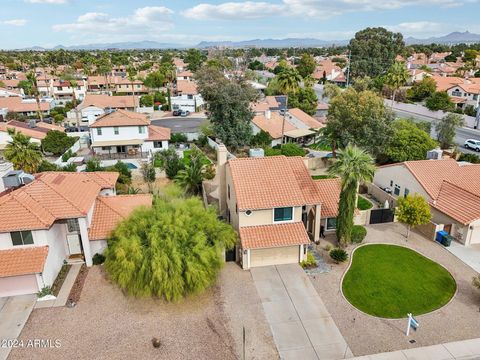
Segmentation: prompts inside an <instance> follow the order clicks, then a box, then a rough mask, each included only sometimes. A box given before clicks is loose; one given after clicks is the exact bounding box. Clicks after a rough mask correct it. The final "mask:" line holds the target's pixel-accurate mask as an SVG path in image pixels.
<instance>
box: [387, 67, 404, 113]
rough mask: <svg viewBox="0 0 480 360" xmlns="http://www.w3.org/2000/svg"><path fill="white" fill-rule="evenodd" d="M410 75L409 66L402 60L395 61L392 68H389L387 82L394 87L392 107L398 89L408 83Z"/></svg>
mask: <svg viewBox="0 0 480 360" xmlns="http://www.w3.org/2000/svg"><path fill="white" fill-rule="evenodd" d="M409 77H410V76H409V75H408V71H407V68H406V67H405V65H404V64H403V63H402V62H399V61H395V62H394V63H393V65H392V67H391V68H390V70H388V73H387V76H386V81H385V83H386V84H387V85H389V86H390V87H392V88H393V93H392V108H393V103H394V102H395V95H396V94H397V91H398V89H400V87H402V86H403V85H405V84H406V83H407V81H408V79H409Z"/></svg>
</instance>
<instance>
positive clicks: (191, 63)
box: [185, 49, 207, 72]
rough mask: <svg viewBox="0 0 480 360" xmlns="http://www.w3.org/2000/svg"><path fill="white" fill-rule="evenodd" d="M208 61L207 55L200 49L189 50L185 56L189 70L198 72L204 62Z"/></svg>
mask: <svg viewBox="0 0 480 360" xmlns="http://www.w3.org/2000/svg"><path fill="white" fill-rule="evenodd" d="M206 59H207V57H206V56H205V54H204V53H203V52H201V51H200V50H198V49H188V51H187V54H186V55H185V62H186V63H187V67H188V70H190V71H191V72H196V71H197V70H198V69H200V66H202V64H203V62H204V61H205V60H206Z"/></svg>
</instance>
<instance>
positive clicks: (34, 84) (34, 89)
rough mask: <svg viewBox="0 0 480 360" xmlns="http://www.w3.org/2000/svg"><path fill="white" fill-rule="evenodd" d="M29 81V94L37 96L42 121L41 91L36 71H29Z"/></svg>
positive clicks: (39, 115) (38, 110)
mask: <svg viewBox="0 0 480 360" xmlns="http://www.w3.org/2000/svg"><path fill="white" fill-rule="evenodd" d="M27 81H28V82H29V83H30V84H31V86H30V94H29V95H32V96H34V97H35V101H36V103H37V112H38V117H39V118H40V121H43V114H42V109H41V108H40V92H39V91H38V85H37V77H36V76H35V74H34V73H28V74H27Z"/></svg>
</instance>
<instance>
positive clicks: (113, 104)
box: [78, 94, 139, 109]
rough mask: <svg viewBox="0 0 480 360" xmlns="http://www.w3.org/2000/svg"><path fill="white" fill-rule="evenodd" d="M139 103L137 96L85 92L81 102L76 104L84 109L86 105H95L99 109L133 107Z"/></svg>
mask: <svg viewBox="0 0 480 360" xmlns="http://www.w3.org/2000/svg"><path fill="white" fill-rule="evenodd" d="M138 104H139V99H138V96H135V97H133V96H130V95H125V96H108V95H92V94H87V95H86V96H85V99H84V100H83V102H82V103H81V104H80V105H79V106H78V108H79V109H84V108H86V107H88V106H95V107H99V108H101V109H105V108H112V109H126V108H134V107H135V106H137V105H138Z"/></svg>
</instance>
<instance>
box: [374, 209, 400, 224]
mask: <svg viewBox="0 0 480 360" xmlns="http://www.w3.org/2000/svg"><path fill="white" fill-rule="evenodd" d="M393 216H394V214H393V210H392V209H375V210H372V211H371V212H370V224H382V223H388V222H393Z"/></svg>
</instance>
